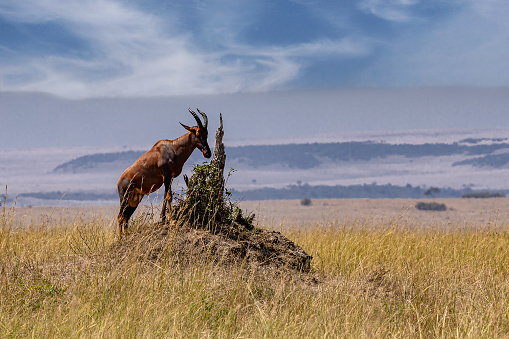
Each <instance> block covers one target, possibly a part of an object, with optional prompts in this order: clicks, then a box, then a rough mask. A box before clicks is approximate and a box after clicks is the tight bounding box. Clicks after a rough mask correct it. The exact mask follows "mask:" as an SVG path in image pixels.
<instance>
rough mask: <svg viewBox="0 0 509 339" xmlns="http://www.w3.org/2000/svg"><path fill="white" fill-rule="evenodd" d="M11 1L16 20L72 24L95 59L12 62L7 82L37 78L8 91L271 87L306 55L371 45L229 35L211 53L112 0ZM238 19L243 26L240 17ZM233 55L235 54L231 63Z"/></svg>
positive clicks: (290, 75)
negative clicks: (253, 41) (264, 43)
mask: <svg viewBox="0 0 509 339" xmlns="http://www.w3.org/2000/svg"><path fill="white" fill-rule="evenodd" d="M6 4H7V5H8V7H10V12H9V14H10V18H11V20H19V21H23V22H44V21H51V20H54V21H59V22H63V23H65V25H66V27H67V28H68V29H69V30H70V31H72V32H73V33H74V34H76V35H77V36H79V37H80V38H82V39H85V40H86V41H87V42H88V43H89V44H90V45H91V48H92V49H93V51H91V52H92V53H93V55H94V57H92V58H87V59H78V58H71V57H64V56H44V55H43V56H39V57H36V58H33V59H32V60H29V61H28V62H27V65H25V66H26V67H24V68H23V70H22V69H21V68H20V67H15V68H9V67H5V68H4V69H3V71H2V75H3V78H4V81H5V79H12V78H17V79H30V81H26V82H25V83H20V82H17V83H9V82H8V81H5V83H4V86H3V87H4V89H13V90H29V91H45V92H51V93H54V94H58V95H62V96H68V97H89V96H119V95H120V96H122V95H129V96H132V95H141V96H145V95H181V94H213V93H225V92H226V93H232V92H237V91H267V90H271V89H274V88H278V87H279V86H282V85H284V84H285V83H287V82H289V81H291V80H292V79H294V78H295V77H296V76H297V75H298V74H299V71H300V70H301V67H302V66H301V65H300V63H299V61H298V60H297V59H298V58H303V57H310V56H311V57H312V56H319V55H329V56H330V55H356V54H362V53H365V51H366V42H365V41H363V42H356V41H353V40H349V39H343V40H341V41H331V40H322V41H318V42H314V43H304V44H294V45H290V46H281V47H265V48H263V47H262V48H253V47H251V46H247V45H242V44H236V43H235V41H234V39H226V41H224V42H223V45H224V46H223V49H222V50H221V51H214V52H207V51H203V50H201V49H200V48H199V47H198V46H195V44H194V42H193V37H192V36H190V35H189V34H185V33H181V32H179V31H178V29H177V28H175V29H173V31H171V24H170V25H168V23H167V22H164V24H163V23H162V22H161V20H162V18H159V17H156V16H153V15H150V14H147V13H144V12H141V11H140V10H137V9H136V8H132V7H126V5H122V4H121V3H118V2H115V1H112V0H102V1H101V0H95V1H58V0H53V1H51V0H39V1H15V2H14V1H13V2H7V3H6ZM6 7H7V6H6V5H5V4H4V5H2V7H0V12H1V13H3V14H5V13H6V9H5V8H6ZM221 15H223V14H221ZM166 19H167V18H166ZM170 19H171V17H170ZM209 20H211V22H214V21H216V20H215V19H213V18H212V19H209ZM234 22H236V24H238V23H239V22H240V19H236V20H234ZM208 25H210V23H209V24H208ZM168 27H170V31H168ZM225 44H226V45H225ZM225 55H233V56H234V57H232V58H227V61H225V58H224V56H225Z"/></svg>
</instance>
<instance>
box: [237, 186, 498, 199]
mask: <svg viewBox="0 0 509 339" xmlns="http://www.w3.org/2000/svg"><path fill="white" fill-rule="evenodd" d="M428 190H429V188H425V187H420V186H412V185H410V184H409V185H406V186H397V185H391V184H386V185H378V184H363V185H349V186H342V185H336V186H325V185H317V186H311V185H307V184H304V185H290V186H287V187H285V188H269V187H266V188H259V189H255V190H249V191H242V192H241V191H237V190H232V194H233V195H234V197H235V198H237V199H243V200H290V199H302V198H303V197H306V198H310V199H360V198H370V199H397V198H400V199H421V198H423V197H425V196H426V195H425V193H426V192H427V191H428ZM433 191H434V193H435V194H434V196H438V195H439V197H440V198H460V197H462V196H464V195H465V194H475V193H476V192H475V191H473V190H472V189H471V188H468V187H467V188H462V189H453V188H449V187H445V188H440V189H438V193H439V194H438V193H437V188H436V187H435V188H434V190H433ZM498 194H501V195H504V196H505V193H498Z"/></svg>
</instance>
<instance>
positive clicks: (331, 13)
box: [0, 0, 509, 97]
mask: <svg viewBox="0 0 509 339" xmlns="http://www.w3.org/2000/svg"><path fill="white" fill-rule="evenodd" d="M508 6H509V5H508V4H506V1H505V0H485V1H482V2H479V1H475V0H470V1H460V0H445V1H438V0H430V1H419V0H389V1H381V0H363V1H361V2H360V3H356V4H347V3H343V2H341V3H338V2H336V1H332V0H323V1H315V0H313V1H308V0H281V1H278V2H273V1H265V0H260V1H257V2H248V1H236V0H235V1H234V0H220V1H216V2H214V3H211V2H209V1H203V0H193V1H188V2H178V1H161V2H158V1H153V2H150V4H148V3H145V2H143V1H132V2H121V1H118V0H90V1H63V0H24V1H18V0H4V1H2V2H1V3H0V20H3V22H4V23H5V24H6V25H10V26H9V27H11V28H13V29H14V30H16V29H17V28H19V32H21V33H20V36H16V37H15V38H13V39H14V40H16V41H15V43H10V44H9V43H8V41H7V40H8V39H6V40H4V41H2V40H3V39H2V40H0V81H1V82H2V83H1V85H2V88H3V89H7V90H25V91H44V92H50V93H54V94H58V95H63V96H68V97H91V96H134V95H139V96H150V95H179V94H214V93H233V92H239V91H269V90H274V89H280V88H287V87H292V83H293V82H294V81H296V79H303V78H305V77H303V74H306V72H312V71H316V69H317V68H316V67H315V68H313V67H309V66H310V65H311V66H312V65H314V64H317V63H320V62H322V61H324V60H326V61H327V62H329V63H335V64H337V63H340V62H342V61H345V62H350V63H349V64H345V66H344V67H343V68H342V67H339V68H337V69H345V67H346V68H348V83H349V84H354V85H367V86H401V85H413V86H414V85H425V86H433V85H444V84H460V85H476V84H486V85H490V84H491V85H505V86H507V85H509V74H507V71H506V70H507V69H509V65H508V64H507V63H508V61H507V60H509V57H508V54H509V53H508V49H509V47H507V43H506V42H507V41H508V38H509V33H508V32H509V24H508V23H507V17H508V16H509V10H508ZM380 19H382V20H380ZM0 23H1V21H0ZM40 27H42V28H48V27H50V28H51V29H48V31H49V33H46V34H42V33H41V32H39V28H40ZM267 27H270V29H268V28H267ZM41 30H42V29H41ZM52 34H53V35H52ZM59 34H60V35H62V36H64V37H65V39H61V38H60V35H59ZM7 38H8V37H7ZM18 39H19V40H20V41H22V42H23V41H24V45H23V46H24V48H19V46H18V45H19V43H18V41H17V40H18ZM48 46H49V47H48ZM452 56H455V58H454V60H453V58H452ZM352 61H357V62H352ZM321 71H323V72H328V73H327V74H324V75H326V76H324V77H320V76H319V75H317V76H315V75H313V77H314V78H324V79H325V78H327V79H328V80H327V81H329V82H324V83H323V84H321V86H323V87H327V86H341V85H342V84H343V83H342V76H343V74H342V73H337V75H335V76H330V74H329V73H330V71H328V70H327V69H325V68H321Z"/></svg>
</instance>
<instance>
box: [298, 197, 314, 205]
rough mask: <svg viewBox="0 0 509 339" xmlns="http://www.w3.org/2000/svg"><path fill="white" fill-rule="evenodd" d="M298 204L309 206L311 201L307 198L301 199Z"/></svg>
mask: <svg viewBox="0 0 509 339" xmlns="http://www.w3.org/2000/svg"><path fill="white" fill-rule="evenodd" d="M300 204H301V205H302V206H311V199H309V198H303V199H302V200H301V201H300Z"/></svg>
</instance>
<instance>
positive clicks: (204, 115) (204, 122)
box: [196, 108, 209, 129]
mask: <svg viewBox="0 0 509 339" xmlns="http://www.w3.org/2000/svg"><path fill="white" fill-rule="evenodd" d="M196 110H197V111H198V113H200V114H201V116H202V117H203V125H205V129H207V127H208V125H209V118H207V115H206V114H205V113H203V112H202V111H200V110H199V109H198V108H197V109H196Z"/></svg>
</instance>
